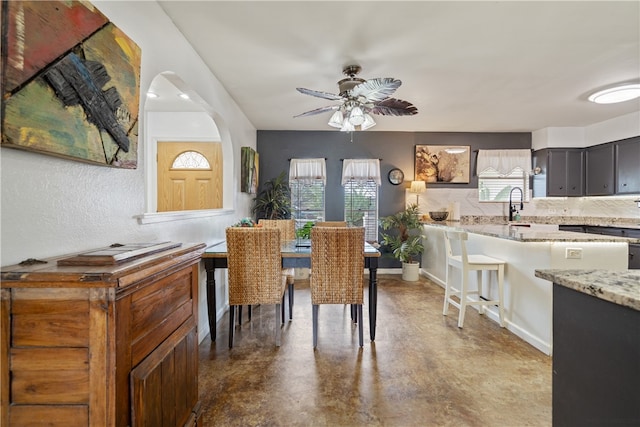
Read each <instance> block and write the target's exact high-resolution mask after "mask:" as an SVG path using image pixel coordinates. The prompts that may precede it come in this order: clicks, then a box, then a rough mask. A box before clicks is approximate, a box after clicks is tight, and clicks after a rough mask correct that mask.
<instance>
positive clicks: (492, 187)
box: [476, 149, 531, 202]
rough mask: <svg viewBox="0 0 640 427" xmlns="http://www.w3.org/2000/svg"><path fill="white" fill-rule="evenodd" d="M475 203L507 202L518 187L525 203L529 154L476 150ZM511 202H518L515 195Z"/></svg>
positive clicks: (518, 199)
mask: <svg viewBox="0 0 640 427" xmlns="http://www.w3.org/2000/svg"><path fill="white" fill-rule="evenodd" d="M476 169H477V171H478V199H479V201H481V202H508V201H509V194H510V193H511V190H512V189H513V188H515V187H518V188H520V189H521V190H522V192H523V193H524V200H523V201H525V202H528V201H529V171H530V170H531V150H528V149H523V150H479V151H478V163H477V166H476ZM513 194H514V196H513V197H514V199H513V201H514V202H516V201H517V202H520V192H519V191H515V192H514V193H513Z"/></svg>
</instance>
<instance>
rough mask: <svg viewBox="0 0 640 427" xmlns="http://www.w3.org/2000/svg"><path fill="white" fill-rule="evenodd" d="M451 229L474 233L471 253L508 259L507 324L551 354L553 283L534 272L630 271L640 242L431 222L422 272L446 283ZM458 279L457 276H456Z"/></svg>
mask: <svg viewBox="0 0 640 427" xmlns="http://www.w3.org/2000/svg"><path fill="white" fill-rule="evenodd" d="M447 228H450V229H456V230H464V231H467V232H468V233H469V240H468V242H467V248H468V250H469V253H484V254H486V255H489V256H492V257H495V258H500V259H503V260H505V261H506V262H507V265H506V267H505V275H504V306H505V324H506V328H507V329H508V330H510V331H511V332H513V333H514V334H516V335H517V336H519V337H520V338H522V339H523V340H525V341H526V342H528V343H530V344H531V345H533V346H534V347H536V348H537V349H539V350H540V351H542V352H544V353H545V354H548V355H551V354H552V350H553V345H552V336H553V334H552V326H553V325H552V302H553V295H552V285H551V283H549V282H548V281H547V280H544V279H541V278H538V277H536V276H535V270H536V269H593V268H599V269H606V270H627V267H628V245H629V243H637V242H640V239H628V238H622V237H615V236H606V235H595V234H586V233H576V232H570V231H557V230H549V229H548V228H547V227H534V226H531V227H525V226H522V225H497V224H470V225H465V224H460V223H459V222H434V223H428V224H424V225H423V235H424V237H425V238H424V245H425V251H424V253H423V256H422V273H423V274H425V275H426V276H427V277H429V278H430V279H431V280H433V281H435V282H436V283H438V284H440V285H441V286H444V283H445V277H446V254H445V249H444V248H445V245H444V231H445V230H446V229H447ZM455 273H457V272H454V274H455ZM453 280H457V278H456V277H455V276H454V278H453ZM494 282H495V281H494ZM470 286H471V288H474V287H475V277H474V275H471V277H470ZM485 288H486V287H485ZM485 290H486V289H485ZM496 293H497V285H496V284H495V283H493V282H492V283H491V286H490V287H489V290H488V291H487V292H485V295H484V296H485V297H487V298H494V297H495V296H496ZM486 312H487V315H488V316H489V317H490V318H491V319H492V320H494V321H496V322H497V321H498V310H497V308H495V307H488V308H487V310H486Z"/></svg>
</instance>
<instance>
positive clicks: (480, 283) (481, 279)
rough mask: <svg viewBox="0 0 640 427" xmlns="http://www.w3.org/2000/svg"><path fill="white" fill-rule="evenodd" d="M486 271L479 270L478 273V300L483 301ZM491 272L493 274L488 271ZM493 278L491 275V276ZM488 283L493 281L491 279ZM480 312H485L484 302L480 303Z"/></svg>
mask: <svg viewBox="0 0 640 427" xmlns="http://www.w3.org/2000/svg"><path fill="white" fill-rule="evenodd" d="M484 273H485V272H484V271H483V270H478V271H477V274H478V301H482V288H483V285H484V283H485V282H484ZM488 273H489V274H491V273H490V272H488ZM489 278H491V277H489ZM487 283H491V281H487ZM478 312H479V313H480V314H484V304H480V305H479V308H478Z"/></svg>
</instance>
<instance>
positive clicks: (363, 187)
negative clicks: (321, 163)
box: [342, 159, 382, 243]
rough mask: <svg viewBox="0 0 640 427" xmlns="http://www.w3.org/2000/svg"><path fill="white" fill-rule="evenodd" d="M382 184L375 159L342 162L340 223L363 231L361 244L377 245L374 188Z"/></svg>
mask: <svg viewBox="0 0 640 427" xmlns="http://www.w3.org/2000/svg"><path fill="white" fill-rule="evenodd" d="M381 184H382V178H381V177H380V160H379V159H344V161H343V164H342V185H343V186H344V219H345V221H347V224H348V225H350V226H355V227H364V229H365V240H366V241H367V242H369V243H374V242H377V241H378V186H379V185H381Z"/></svg>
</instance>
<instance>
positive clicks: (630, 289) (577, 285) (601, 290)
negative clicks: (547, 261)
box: [535, 270, 640, 311]
mask: <svg viewBox="0 0 640 427" xmlns="http://www.w3.org/2000/svg"><path fill="white" fill-rule="evenodd" d="M535 275H536V277H540V278H541V279H546V280H549V281H551V282H553V283H555V284H557V285H561V286H565V287H567V288H570V289H573V290H576V291H578V292H582V293H584V294H587V295H591V296H593V297H596V298H599V299H602V300H605V301H609V302H612V303H614V304H618V305H621V306H625V307H629V308H632V309H634V310H637V311H640V270H620V271H615V270H536V271H535Z"/></svg>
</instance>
